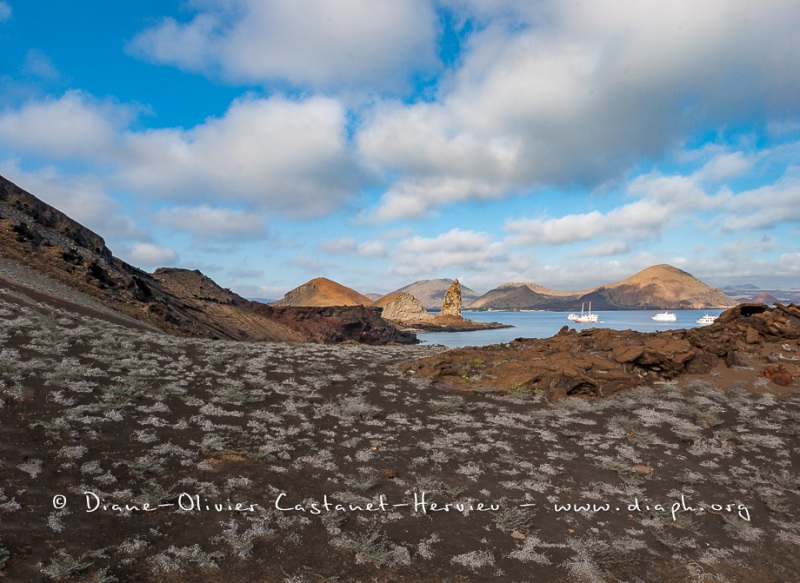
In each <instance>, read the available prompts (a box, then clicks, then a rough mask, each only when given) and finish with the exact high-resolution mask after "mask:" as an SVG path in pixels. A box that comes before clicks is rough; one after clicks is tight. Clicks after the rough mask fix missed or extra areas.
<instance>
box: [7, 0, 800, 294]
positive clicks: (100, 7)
mask: <svg viewBox="0 0 800 583" xmlns="http://www.w3.org/2000/svg"><path fill="white" fill-rule="evenodd" d="M798 29H800V4H798V3H797V2H794V1H792V0H784V1H782V0H766V1H763V2H758V3H754V2H749V1H736V0H706V1H704V2H695V1H683V0H669V1H661V0H654V1H652V2H635V3H632V2H629V1H623V0H614V1H612V0H603V1H596V0H577V1H575V2H562V1H558V0H186V1H168V0H137V1H136V2H108V1H107V0H82V1H81V2H73V1H69V0H24V1H23V0H0V174H2V175H3V176H5V177H7V178H8V179H10V180H12V181H14V182H16V183H17V184H18V185H20V186H21V187H23V188H25V189H27V190H29V191H31V192H32V193H34V194H36V195H37V196H39V197H40V198H42V199H43V200H45V201H47V202H49V203H51V204H53V205H55V206H56V207H58V208H60V209H62V210H63V211H65V212H67V214H69V215H70V216H72V217H73V218H75V219H76V220H78V221H80V222H82V223H83V224H85V225H87V226H88V227H90V228H92V229H94V230H95V231H97V232H98V233H99V234H101V235H102V236H103V237H104V238H105V239H106V242H107V244H108V246H109V247H110V248H111V249H112V251H114V253H115V254H116V255H118V256H120V257H122V258H123V259H126V260H127V261H129V262H131V263H133V264H134V265H137V266H139V267H142V268H144V269H147V270H152V269H155V268H156V267H159V266H179V267H186V268H191V269H200V270H201V271H203V272H204V273H206V274H207V275H209V276H210V277H212V278H213V279H215V280H216V281H217V282H218V283H220V284H221V285H223V286H224V287H230V288H231V289H233V290H234V291H237V292H239V293H241V294H243V295H245V296H248V297H269V298H278V297H281V296H282V295H283V294H284V293H285V292H286V291H288V290H289V289H291V288H293V287H296V286H297V285H299V284H301V283H304V282H305V281H307V280H309V279H311V278H313V277H317V276H325V277H329V278H331V279H334V280H336V281H339V282H340V283H343V284H345V285H348V286H350V287H353V288H355V289H357V290H359V291H361V292H364V293H367V292H389V291H393V290H394V289H397V288H399V287H401V286H403V285H406V284H408V283H411V282H413V281H415V280H419V279H432V278H439V277H458V278H460V279H461V281H462V282H463V283H464V284H465V285H467V286H469V287H471V288H473V289H475V290H478V291H487V290H488V289H490V288H492V287H495V286H497V285H500V284H502V283H505V282H511V281H523V282H534V283H538V284H541V285H544V286H548V287H554V288H560V289H582V288H586V287H589V286H593V285H597V284H600V283H607V282H611V281H617V280H620V279H623V278H625V277H627V276H629V275H632V274H633V273H635V272H636V271H639V270H640V269H643V268H645V267H648V266H650V265H654V264H659V263H670V264H672V265H675V266H676V267H680V268H682V269H685V270H687V271H689V272H690V273H692V274H693V275H695V276H697V277H699V278H700V279H702V280H704V281H706V282H707V283H709V284H711V285H716V286H725V285H732V284H741V283H755V284H758V285H761V286H763V287H784V288H788V287H800V35H797V33H796V31H797V30H798Z"/></svg>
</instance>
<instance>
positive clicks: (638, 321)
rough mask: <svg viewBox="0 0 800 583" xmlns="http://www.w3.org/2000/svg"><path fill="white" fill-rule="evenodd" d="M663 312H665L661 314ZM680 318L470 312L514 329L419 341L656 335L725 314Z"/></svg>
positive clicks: (453, 343) (682, 314) (689, 313)
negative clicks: (578, 333) (564, 333)
mask: <svg viewBox="0 0 800 583" xmlns="http://www.w3.org/2000/svg"><path fill="white" fill-rule="evenodd" d="M661 311H663V310H661ZM670 311H671V312H674V313H675V314H676V315H677V316H678V320H677V321H676V322H667V323H662V322H655V321H653V320H652V319H651V318H652V317H653V316H654V315H655V314H657V313H658V310H624V311H607V312H597V314H598V315H599V316H600V321H599V322H597V323H596V324H575V323H574V322H571V321H570V320H567V315H568V314H569V312H469V311H464V317H465V318H469V319H470V320H475V321H478V322H500V323H502V324H510V325H512V326H513V328H501V329H499V330H478V331H475V332H420V333H418V334H417V337H418V338H419V339H420V342H422V343H423V344H444V345H445V346H449V347H450V348H458V347H461V346H485V345H487V344H499V343H501V342H510V341H511V340H514V339H515V338H520V337H523V338H548V337H550V336H553V335H555V334H556V333H557V332H558V331H559V330H560V329H561V327H562V326H569V327H570V328H575V329H577V330H585V329H587V328H592V327H594V328H613V329H614V330H638V331H639V332H655V331H657V330H670V329H676V328H695V327H698V324H696V320H697V319H698V318H700V317H701V316H703V315H705V314H710V315H712V316H718V315H719V314H721V313H722V312H723V310H670Z"/></svg>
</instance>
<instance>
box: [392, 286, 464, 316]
mask: <svg viewBox="0 0 800 583" xmlns="http://www.w3.org/2000/svg"><path fill="white" fill-rule="evenodd" d="M451 285H453V280H452V279H423V280H420V281H415V282H414V283H412V284H409V285H407V286H405V287H401V288H400V289H399V290H397V291H398V292H406V293H409V294H411V295H412V296H414V297H415V298H417V299H418V300H419V301H420V302H422V305H423V306H424V307H425V309H426V310H438V309H439V308H441V307H442V300H444V294H445V293H447V290H448V289H449V288H450V286H451ZM479 295H480V294H479V293H478V292H476V291H474V290H471V289H470V288H468V287H466V286H464V285H462V286H461V297H462V298H463V301H464V305H465V306H469V304H470V302H472V300H474V299H476V298H477V297H478V296H479Z"/></svg>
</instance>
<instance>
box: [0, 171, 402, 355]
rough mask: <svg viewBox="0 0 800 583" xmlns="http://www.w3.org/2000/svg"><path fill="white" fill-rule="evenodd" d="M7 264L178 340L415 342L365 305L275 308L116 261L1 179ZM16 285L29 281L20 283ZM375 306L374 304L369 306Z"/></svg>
mask: <svg viewBox="0 0 800 583" xmlns="http://www.w3.org/2000/svg"><path fill="white" fill-rule="evenodd" d="M0 260H1V261H2V263H3V264H4V265H7V266H8V268H6V269H5V270H4V271H5V272H6V277H5V278H4V277H2V276H0V279H3V281H4V283H6V284H8V283H9V281H10V280H11V279H13V278H12V277H11V276H10V275H9V273H18V272H19V271H20V270H19V269H15V266H17V267H19V266H27V267H29V268H31V269H32V270H33V271H34V272H36V273H37V274H42V275H45V276H47V277H48V278H50V279H51V280H55V281H57V282H60V283H62V284H66V285H67V286H68V287H70V288H72V289H74V290H76V291H79V292H82V293H84V294H86V295H88V296H90V297H92V298H94V299H95V300H97V301H99V302H100V303H101V304H103V305H104V306H106V307H108V308H111V309H113V310H115V311H117V312H119V313H122V314H125V315H127V316H129V317H133V318H135V319H137V320H140V321H143V322H145V323H148V324H151V325H154V326H156V327H157V328H159V329H161V330H163V331H165V332H168V333H171V334H176V335H179V336H193V337H201V338H220V339H228V340H274V341H290V342H338V341H344V340H355V341H359V342H368V343H378V344H381V343H386V342H405V343H408V342H415V341H416V340H415V338H414V337H413V335H411V334H408V333H405V332H401V331H400V330H398V329H397V328H396V327H395V326H394V325H393V324H391V323H390V322H388V321H386V320H384V319H382V318H381V317H380V314H379V311H378V310H377V309H375V308H367V307H365V306H350V307H344V306H343V307H337V308H335V309H334V308H325V309H320V308H291V307H285V308H275V307H271V306H266V305H263V304H259V303H257V302H251V301H248V300H246V299H244V298H242V297H241V296H239V295H237V294H235V293H233V292H232V291H230V290H228V289H223V288H221V287H220V286H219V285H217V284H216V283H215V282H214V281H212V280H211V279H209V278H208V277H206V276H205V275H203V274H202V273H200V272H199V271H190V270H186V269H175V268H169V269H164V268H162V269H158V270H156V271H155V273H153V274H150V273H147V272H146V271H143V270H141V269H139V268H137V267H134V266H132V265H130V264H128V263H126V262H124V261H122V260H121V259H119V258H117V257H114V255H113V254H112V252H111V250H110V249H109V248H108V247H106V244H105V241H104V240H103V238H102V237H101V236H100V235H98V234H97V233H95V232H93V231H91V230H90V229H87V228H86V227H84V226H83V225H81V224H80V223H78V222H76V221H74V220H73V219H71V218H70V217H68V216H67V215H65V214H64V213H62V212H61V211H59V210H58V209H55V208H54V207H52V206H50V205H48V204H46V203H45V202H43V201H41V200H39V199H38V198H36V197H35V196H34V195H32V194H30V193H29V192H26V191H25V190H23V189H21V188H19V187H18V186H17V185H15V184H13V183H12V182H10V181H8V180H6V179H5V178H3V177H1V176H0ZM14 284H15V285H17V286H19V285H23V286H24V282H21V281H15V282H14ZM367 303H368V302H367Z"/></svg>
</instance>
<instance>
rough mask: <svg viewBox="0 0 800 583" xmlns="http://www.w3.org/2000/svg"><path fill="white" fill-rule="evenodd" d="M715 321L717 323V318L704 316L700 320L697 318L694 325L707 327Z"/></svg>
mask: <svg viewBox="0 0 800 583" xmlns="http://www.w3.org/2000/svg"><path fill="white" fill-rule="evenodd" d="M716 321H717V316H711V315H709V314H706V315H705V316H703V317H702V318H698V319H697V321H696V323H697V324H700V325H701V326H708V325H709V324H713V323H714V322H716Z"/></svg>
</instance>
